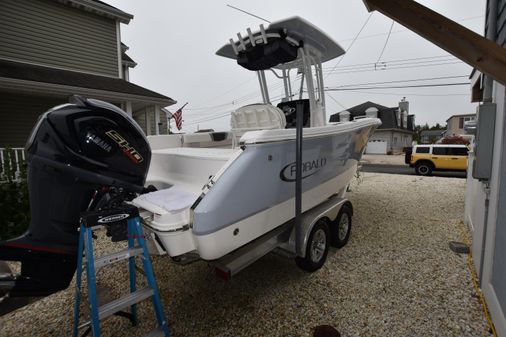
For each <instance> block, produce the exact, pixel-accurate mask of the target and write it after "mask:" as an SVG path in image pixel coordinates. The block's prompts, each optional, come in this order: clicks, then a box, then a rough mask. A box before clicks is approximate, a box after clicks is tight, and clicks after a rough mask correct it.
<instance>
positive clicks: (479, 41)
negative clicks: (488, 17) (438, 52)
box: [363, 0, 506, 85]
mask: <svg viewBox="0 0 506 337" xmlns="http://www.w3.org/2000/svg"><path fill="white" fill-rule="evenodd" d="M363 1H364V4H365V6H366V7H367V10H368V11H369V12H371V11H374V10H377V11H378V12H381V13H382V14H384V15H386V16H388V17H389V18H391V19H393V20H395V21H397V22H398V23H400V24H401V25H403V26H405V27H406V28H408V29H410V30H412V31H413V32H415V33H417V34H418V35H420V36H422V37H423V38H425V39H427V40H429V41H430V42H432V43H434V44H435V45H437V46H439V47H440V48H442V49H444V50H446V51H447V52H449V53H450V54H452V55H454V56H455V57H457V58H459V59H461V60H462V61H464V62H466V63H467V64H469V65H470V66H472V67H474V68H476V69H478V70H480V71H481V72H482V73H485V74H487V75H490V76H491V77H493V78H494V79H495V80H496V81H498V82H500V83H501V84H503V85H506V49H504V48H502V47H501V46H500V45H498V44H497V43H496V42H495V41H491V40H488V39H486V38H484V37H483V36H481V35H479V34H476V33H475V32H473V31H471V30H469V29H467V28H466V27H464V26H461V25H459V24H458V23H456V22H455V21H452V20H450V19H448V18H446V17H444V16H442V15H440V14H438V13H436V12H434V11H433V10H431V9H429V8H427V7H425V6H422V5H420V4H419V3H417V2H415V1H413V0H363Z"/></svg>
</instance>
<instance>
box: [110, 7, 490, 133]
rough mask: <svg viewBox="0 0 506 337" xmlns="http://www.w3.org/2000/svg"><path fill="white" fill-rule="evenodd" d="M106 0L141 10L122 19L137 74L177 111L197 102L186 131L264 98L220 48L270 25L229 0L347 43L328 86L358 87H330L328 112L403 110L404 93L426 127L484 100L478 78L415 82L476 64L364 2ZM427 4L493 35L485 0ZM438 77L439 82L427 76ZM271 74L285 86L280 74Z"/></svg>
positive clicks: (222, 123)
mask: <svg viewBox="0 0 506 337" xmlns="http://www.w3.org/2000/svg"><path fill="white" fill-rule="evenodd" d="M106 2H107V3H109V4H110V5H112V6H115V7H117V8H119V9H121V10H123V11H126V12H128V13H130V14H132V15H134V18H133V20H132V21H130V23H129V24H128V25H125V24H122V25H121V39H122V41H123V42H124V43H125V44H126V45H128V46H129V47H130V49H129V50H128V52H127V54H128V55H129V56H130V57H131V58H133V59H134V60H135V61H136V62H137V63H138V65H137V66H136V67H135V68H134V69H131V70H130V81H132V82H134V83H136V84H139V85H141V86H144V87H146V88H148V89H151V90H154V91H156V92H159V93H161V94H164V95H166V96H169V97H171V98H173V99H174V100H176V101H178V103H177V104H175V105H173V106H170V107H168V110H169V111H172V112H174V111H175V110H177V109H178V108H179V107H180V106H181V105H183V104H184V103H186V102H188V105H187V106H186V107H185V109H183V120H184V122H183V131H186V132H192V131H195V130H196V129H197V128H200V129H207V128H213V129H215V130H227V129H229V119H230V118H229V113H230V111H232V110H235V109H236V108H238V107H240V106H242V105H246V104H251V103H256V102H261V94H260V89H259V86H258V80H257V77H256V73H254V72H251V71H248V70H246V69H243V68H242V67H240V66H238V65H237V64H236V62H235V61H234V60H231V59H226V58H223V57H220V56H217V55H215V52H216V51H217V50H218V49H219V48H220V47H222V46H223V45H224V44H226V43H228V40H229V39H230V38H234V37H235V39H234V40H236V39H237V37H236V36H237V33H238V32H241V34H242V35H243V36H244V35H245V33H246V28H248V27H251V28H252V30H253V31H255V30H257V29H258V25H259V24H261V23H263V24H264V25H267V23H266V22H264V21H262V20H260V19H258V18H255V17H253V16H250V15H247V14H244V13H242V12H240V11H238V10H235V9H232V8H230V7H228V6H227V4H229V5H232V6H234V7H238V8H241V9H243V10H245V11H248V12H250V13H253V14H255V15H257V16H259V17H262V18H264V19H266V20H268V21H277V20H281V19H284V18H287V17H290V16H295V15H297V16H300V17H303V18H304V19H306V20H308V21H309V22H311V23H312V24H314V25H315V26H317V27H319V28H320V29H321V30H323V31H324V32H326V33H327V35H329V36H330V37H331V38H333V39H334V40H335V41H336V42H337V43H339V44H340V45H341V46H342V47H343V49H344V50H347V53H346V54H345V55H344V56H343V57H342V59H341V58H338V59H334V60H331V61H328V62H326V63H324V64H323V69H324V74H325V86H326V87H330V88H332V87H334V88H335V87H338V86H347V85H353V88H354V90H353V91H350V90H346V91H342V90H341V91H332V92H328V93H327V94H326V102H327V118H328V117H329V116H330V115H331V114H333V113H336V112H340V111H342V110H345V109H346V108H349V107H352V106H355V105H358V104H361V103H363V102H366V101H372V102H375V103H378V104H381V105H384V106H387V107H395V106H397V105H398V102H399V101H400V100H401V99H402V98H403V97H406V100H408V101H409V112H410V114H414V115H415V122H416V124H425V123H428V124H429V125H434V124H435V123H441V124H445V121H446V119H447V118H449V117H450V116H451V115H454V114H463V113H474V112H475V110H476V104H475V103H470V86H469V85H455V86H439V87H427V88H423V87H406V86H408V85H411V86H412V85H420V84H434V83H439V84H445V83H463V82H469V79H468V76H469V74H470V73H471V70H472V68H471V67H470V66H468V65H467V64H465V63H462V62H461V61H459V60H458V59H456V58H454V57H453V56H452V55H450V54H448V53H447V52H445V51H444V50H442V49H440V48H439V47H436V46H435V45H433V44H432V43H430V42H428V41H427V40H425V39H423V38H422V37H420V36H418V35H416V34H415V33H413V32H411V31H409V30H407V29H406V28H404V27H403V26H401V25H400V24H398V23H394V24H393V26H392V20H391V19H389V18H387V17H386V16H384V15H382V14H381V13H379V12H373V14H372V15H371V14H370V13H369V12H367V10H366V8H365V6H364V4H363V2H362V1H360V0H353V1H350V0H347V1H344V0H314V1H302V0H289V1H285V0H276V1H273V0H269V1H267V0H257V1H254V2H252V1H244V0H230V1H229V2H219V1H214V0H208V1H202V0H200V1H197V0H185V1H167V0H150V1H138V0H106ZM418 2H419V3H421V4H423V5H425V6H427V7H429V8H430V9H432V10H434V11H436V12H438V13H440V14H442V15H444V16H446V17H448V18H450V19H452V20H454V21H457V22H458V23H460V24H462V25H463V26H465V27H467V28H469V29H471V30H473V31H475V32H477V33H479V34H480V35H482V34H483V24H484V20H485V19H484V13H485V1H484V0H444V1H441V0H419V1H418ZM366 22H367V24H365V23H366ZM364 24H365V26H364ZM361 29H362V31H361V32H360V30H361ZM389 31H391V33H390V34H389ZM359 32H360V34H358V33H359ZM375 64H376V65H377V66H376V67H375V66H374V65H375ZM325 71H326V72H325ZM429 78H437V79H434V80H430V81H429V80H423V81H418V80H420V79H429ZM406 80H409V81H411V82H397V83H395V82H394V83H386V84H381V86H397V87H400V88H389V89H370V87H371V84H370V83H375V82H392V81H406ZM414 80H417V81H414ZM268 81H269V83H272V84H274V85H275V84H277V83H279V82H278V80H276V79H275V78H274V77H273V76H268ZM373 86H378V84H375V85H373ZM368 88H369V89H368ZM274 89H276V90H274V91H273V92H271V93H270V95H271V97H272V96H275V95H277V94H279V93H280V89H279V86H278V87H274ZM273 103H274V104H276V103H277V102H273Z"/></svg>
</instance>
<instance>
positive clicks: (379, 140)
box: [330, 99, 415, 154]
mask: <svg viewBox="0 0 506 337" xmlns="http://www.w3.org/2000/svg"><path fill="white" fill-rule="evenodd" d="M360 116H368V117H376V118H379V119H381V123H382V124H381V126H380V127H379V128H378V129H376V131H374V133H373V135H372V136H371V137H370V139H369V143H368V144H367V148H366V153H375V154H387V153H400V152H402V151H403V148H404V147H408V146H411V143H412V142H413V134H414V126H415V116H414V115H409V102H408V101H406V100H404V99H403V100H402V101H401V102H399V106H398V107H394V108H388V107H386V106H383V105H380V104H376V103H373V102H365V103H362V104H360V105H357V106H354V107H352V108H349V109H347V110H345V111H341V112H338V113H336V114H333V115H332V116H330V122H342V121H349V120H353V119H354V118H357V117H360Z"/></svg>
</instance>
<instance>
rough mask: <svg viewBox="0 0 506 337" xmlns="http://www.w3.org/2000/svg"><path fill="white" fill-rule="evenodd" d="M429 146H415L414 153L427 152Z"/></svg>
mask: <svg viewBox="0 0 506 337" xmlns="http://www.w3.org/2000/svg"><path fill="white" fill-rule="evenodd" d="M429 150H430V148H429V147H428V146H417V147H416V153H429Z"/></svg>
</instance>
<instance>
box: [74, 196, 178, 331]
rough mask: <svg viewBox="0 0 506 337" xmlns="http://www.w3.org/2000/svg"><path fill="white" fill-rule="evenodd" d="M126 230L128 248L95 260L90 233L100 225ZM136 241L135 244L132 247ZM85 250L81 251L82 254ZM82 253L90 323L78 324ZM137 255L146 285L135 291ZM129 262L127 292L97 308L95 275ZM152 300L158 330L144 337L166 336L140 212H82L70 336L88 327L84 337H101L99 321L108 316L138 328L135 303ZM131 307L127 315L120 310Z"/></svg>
mask: <svg viewBox="0 0 506 337" xmlns="http://www.w3.org/2000/svg"><path fill="white" fill-rule="evenodd" d="M121 225H122V226H123V231H124V228H125V227H127V239H128V248H126V249H124V250H121V251H118V252H115V253H112V254H109V255H105V256H101V257H99V258H97V259H95V258H94V256H93V231H94V230H96V229H98V228H100V227H101V226H115V227H116V228H118V226H121ZM135 241H137V244H135ZM83 249H84V252H83ZM83 253H84V255H85V257H86V259H85V262H84V264H85V268H86V276H87V283H88V302H89V305H90V320H89V321H87V322H85V323H82V324H81V325H79V306H80V302H81V283H82V281H81V277H82V271H83ZM136 256H140V258H141V260H142V264H143V267H144V274H145V275H146V279H147V283H148V286H147V287H146V288H144V289H140V290H137V289H136V285H135V272H136V265H135V257H136ZM127 259H128V271H129V274H130V293H128V294H127V295H125V296H123V297H120V298H118V299H116V300H114V301H112V302H109V303H106V304H103V305H101V306H99V305H98V298H97V282H96V272H97V271H98V270H99V269H100V268H102V267H105V266H107V265H110V264H113V263H116V262H119V261H124V260H127ZM149 297H151V299H152V300H153V307H154V309H155V313H156V319H157V321H158V327H157V328H156V329H155V330H153V331H151V332H150V333H148V335H146V337H162V336H164V337H169V327H168V325H167V320H166V319H165V315H164V313H163V308H162V304H161V301H160V294H159V292H158V287H157V285H156V281H155V277H154V273H153V266H152V265H151V259H150V257H149V252H148V249H147V246H146V241H145V240H144V234H143V232H142V228H141V224H140V218H139V211H138V209H137V208H136V207H133V206H130V205H127V206H122V207H119V208H116V209H114V210H106V211H97V212H85V213H83V214H81V225H80V228H79V247H78V254H77V276H76V294H75V303H74V329H73V334H72V336H73V337H77V336H78V333H79V329H82V328H87V329H86V331H85V332H84V334H83V336H85V335H87V334H88V333H89V332H90V331H91V332H92V336H93V337H100V321H101V320H103V319H105V318H107V317H109V316H111V315H118V316H122V317H126V318H129V319H130V321H131V322H132V325H133V326H135V325H137V306H136V304H137V303H139V302H141V301H143V300H145V299H147V298H149ZM128 307H130V312H125V311H122V310H123V309H126V308H128Z"/></svg>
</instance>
